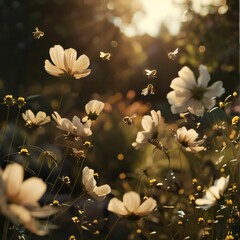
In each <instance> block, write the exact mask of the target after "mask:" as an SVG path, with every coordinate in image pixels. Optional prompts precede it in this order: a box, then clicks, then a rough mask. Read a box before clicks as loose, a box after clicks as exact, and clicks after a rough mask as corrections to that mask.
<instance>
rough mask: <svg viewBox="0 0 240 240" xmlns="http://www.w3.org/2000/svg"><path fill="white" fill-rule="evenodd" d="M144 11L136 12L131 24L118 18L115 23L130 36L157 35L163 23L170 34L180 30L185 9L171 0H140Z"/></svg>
mask: <svg viewBox="0 0 240 240" xmlns="http://www.w3.org/2000/svg"><path fill="white" fill-rule="evenodd" d="M139 1H140V3H141V4H142V11H138V12H136V13H135V14H134V16H133V19H132V22H131V24H129V25H124V26H123V25H122V24H120V22H119V19H118V20H115V22H114V23H115V24H116V25H118V26H119V27H120V28H121V30H122V31H123V32H124V33H125V34H126V35H127V36H129V37H132V36H135V35H143V34H145V33H146V34H149V35H150V36H152V37H156V36H157V35H158V34H159V32H160V30H161V25H162V24H165V25H166V27H167V29H168V30H169V32H170V34H172V35H176V34H177V33H178V32H179V28H180V25H181V19H182V15H183V12H184V11H183V9H182V8H181V7H178V6H176V5H174V4H173V2H172V1H171V0H167V1H166V0H139Z"/></svg>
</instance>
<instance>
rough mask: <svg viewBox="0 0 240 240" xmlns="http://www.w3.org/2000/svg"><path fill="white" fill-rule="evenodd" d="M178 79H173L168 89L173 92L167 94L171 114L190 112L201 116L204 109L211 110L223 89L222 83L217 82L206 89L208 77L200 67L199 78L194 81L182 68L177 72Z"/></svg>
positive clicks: (187, 70) (207, 73)
mask: <svg viewBox="0 0 240 240" xmlns="http://www.w3.org/2000/svg"><path fill="white" fill-rule="evenodd" d="M178 75H179V77H177V78H175V79H173V81H172V83H171V85H170V87H171V88H172V89H173V90H174V91H171V92H169V93H168V94H167V99H168V102H169V103H170V104H171V105H172V106H171V110H172V112H173V113H180V112H186V111H188V110H189V111H190V112H191V113H193V114H195V115H197V116H202V115H203V114H204V111H205V109H211V108H212V107H213V106H214V105H215V103H216V97H219V96H221V95H222V94H223V93H224V92H225V89H224V88H223V87H222V81H217V82H215V83H214V84H212V85H211V86H210V87H208V86H207V85H208V82H209V80H210V75H209V72H208V70H207V67H206V66H204V65H200V67H199V77H198V79H197V81H196V79H195V77H194V75H193V72H192V71H191V70H190V69H189V68H188V67H186V66H185V67H183V68H182V69H181V70H180V71H179V72H178Z"/></svg>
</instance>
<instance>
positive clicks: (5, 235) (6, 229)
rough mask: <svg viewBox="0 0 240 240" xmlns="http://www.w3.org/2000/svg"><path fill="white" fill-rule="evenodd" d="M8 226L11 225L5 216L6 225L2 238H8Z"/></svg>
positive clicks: (4, 239)
mask: <svg viewBox="0 0 240 240" xmlns="http://www.w3.org/2000/svg"><path fill="white" fill-rule="evenodd" d="M8 226H9V220H8V219H7V218H5V220H4V227H3V238H2V240H7V239H8V238H7V234H8Z"/></svg>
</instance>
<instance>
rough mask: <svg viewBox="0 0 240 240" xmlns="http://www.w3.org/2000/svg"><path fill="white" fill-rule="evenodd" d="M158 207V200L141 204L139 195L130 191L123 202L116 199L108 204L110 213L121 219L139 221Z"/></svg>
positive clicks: (124, 196)
mask: <svg viewBox="0 0 240 240" xmlns="http://www.w3.org/2000/svg"><path fill="white" fill-rule="evenodd" d="M156 206H157V202H156V200H154V199H153V198H151V197H149V198H148V199H147V200H145V201H144V202H143V203H142V204H141V199H140V196H139V194H138V193H136V192H133V191H130V192H127V193H125V194H124V195H123V201H120V200H119V199H118V198H116V197H115V198H112V199H111V200H110V202H109V204H108V211H110V212H114V213H115V214H117V215H119V216H121V217H130V218H133V219H137V218H140V217H144V216H147V215H148V214H149V213H150V212H152V211H153V209H154V208H156Z"/></svg>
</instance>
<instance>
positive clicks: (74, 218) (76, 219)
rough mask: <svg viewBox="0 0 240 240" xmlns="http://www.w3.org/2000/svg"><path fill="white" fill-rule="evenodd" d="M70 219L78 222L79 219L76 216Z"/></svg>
mask: <svg viewBox="0 0 240 240" xmlns="http://www.w3.org/2000/svg"><path fill="white" fill-rule="evenodd" d="M72 221H73V222H74V223H78V222H80V221H79V219H78V217H72Z"/></svg>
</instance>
